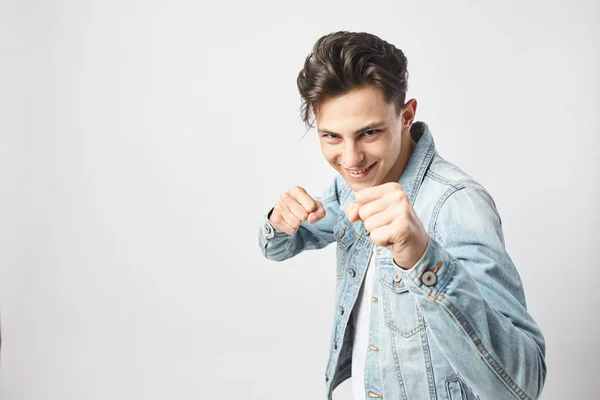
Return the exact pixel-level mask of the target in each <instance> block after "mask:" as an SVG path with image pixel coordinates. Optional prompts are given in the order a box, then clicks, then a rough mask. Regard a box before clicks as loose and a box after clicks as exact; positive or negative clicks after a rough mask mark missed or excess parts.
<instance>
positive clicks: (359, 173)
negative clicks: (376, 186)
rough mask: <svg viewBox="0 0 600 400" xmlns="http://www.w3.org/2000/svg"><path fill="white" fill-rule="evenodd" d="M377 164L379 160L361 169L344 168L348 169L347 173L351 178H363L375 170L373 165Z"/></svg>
mask: <svg viewBox="0 0 600 400" xmlns="http://www.w3.org/2000/svg"><path fill="white" fill-rule="evenodd" d="M375 164H377V162H374V163H373V164H371V165H369V166H368V167H367V168H364V169H361V170H349V169H347V168H344V171H346V175H347V176H349V177H350V178H352V179H353V180H361V179H364V178H366V177H367V175H369V173H370V172H371V171H372V170H373V167H374V166H375Z"/></svg>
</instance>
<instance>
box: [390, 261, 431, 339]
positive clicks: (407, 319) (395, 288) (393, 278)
mask: <svg viewBox="0 0 600 400" xmlns="http://www.w3.org/2000/svg"><path fill="white" fill-rule="evenodd" d="M398 271H399V268H398V267H396V266H395V265H394V264H393V263H392V260H391V258H382V259H380V265H379V283H380V284H381V298H382V301H383V313H384V319H385V325H386V326H387V327H388V328H389V329H390V330H391V331H392V332H394V333H396V334H398V335H399V336H401V337H403V338H410V337H411V336H413V335H415V334H417V333H418V332H419V330H421V329H424V328H425V320H424V319H423V315H422V313H421V311H420V310H419V308H418V307H417V303H416V302H415V300H414V299H413V296H412V295H411V294H410V292H409V291H408V287H407V286H406V284H405V283H404V279H409V278H404V277H402V275H401V274H400V273H399V272H398Z"/></svg>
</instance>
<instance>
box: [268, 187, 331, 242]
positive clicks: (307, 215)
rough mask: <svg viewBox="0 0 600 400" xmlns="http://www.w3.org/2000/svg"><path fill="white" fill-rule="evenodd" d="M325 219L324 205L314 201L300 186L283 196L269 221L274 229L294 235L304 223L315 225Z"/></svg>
mask: <svg viewBox="0 0 600 400" xmlns="http://www.w3.org/2000/svg"><path fill="white" fill-rule="evenodd" d="M323 217H325V208H323V204H322V203H321V202H320V201H317V200H315V199H313V198H312V197H311V196H310V195H309V194H308V193H306V190H304V189H303V188H301V187H300V186H294V187H293V188H291V189H290V190H288V191H287V192H285V193H283V194H282V195H281V197H280V198H279V201H278V202H277V204H275V207H274V208H273V210H272V211H271V213H270V214H269V221H271V225H273V228H275V229H277V230H278V231H281V232H285V233H287V234H288V235H292V234H294V233H295V232H296V231H297V230H298V228H299V227H300V224H301V223H302V221H308V222H309V223H311V224H314V223H315V222H317V221H318V220H320V219H321V218H323Z"/></svg>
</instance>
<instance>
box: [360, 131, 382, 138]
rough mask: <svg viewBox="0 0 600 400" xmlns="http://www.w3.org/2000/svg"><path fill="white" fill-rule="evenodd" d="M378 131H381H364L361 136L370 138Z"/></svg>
mask: <svg viewBox="0 0 600 400" xmlns="http://www.w3.org/2000/svg"><path fill="white" fill-rule="evenodd" d="M380 131H381V129H369V130H367V131H365V132H364V133H363V136H366V137H370V136H373V135H375V134H376V133H378V132H380Z"/></svg>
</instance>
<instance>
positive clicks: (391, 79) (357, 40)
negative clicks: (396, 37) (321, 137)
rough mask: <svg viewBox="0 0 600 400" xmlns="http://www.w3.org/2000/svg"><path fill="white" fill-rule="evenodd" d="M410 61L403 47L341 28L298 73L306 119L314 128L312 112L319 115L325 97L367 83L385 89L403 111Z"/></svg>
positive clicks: (321, 41) (317, 46) (316, 48)
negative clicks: (319, 108) (408, 61)
mask: <svg viewBox="0 0 600 400" xmlns="http://www.w3.org/2000/svg"><path fill="white" fill-rule="evenodd" d="M406 64H407V61H406V57H405V56H404V53H403V52H402V50H400V49H397V48H396V47H395V46H394V45H392V44H390V43H388V42H386V41H385V40H383V39H381V38H379V37H377V36H375V35H373V34H370V33H364V32H346V31H340V32H335V33H331V34H329V35H325V36H323V37H321V38H320V39H319V40H317V42H316V43H315V45H314V47H313V49H312V52H311V53H310V54H309V55H308V57H306V61H305V62H304V68H303V69H302V71H300V73H299V74H298V79H297V84H298V91H299V92H300V96H301V97H302V105H301V107H300V113H301V116H302V120H303V121H304V123H305V124H306V125H307V127H308V129H310V128H311V127H312V126H313V124H314V120H313V121H311V118H310V117H311V112H312V114H314V115H316V112H317V110H318V107H319V104H320V103H321V102H322V101H323V100H325V99H326V98H328V97H335V96H339V95H343V94H345V93H348V92H350V91H351V90H353V89H358V88H361V87H364V86H367V85H372V86H374V87H377V88H379V89H381V90H382V92H383V95H384V98H385V100H386V101H387V102H388V103H391V102H393V103H394V105H395V107H396V112H397V113H400V111H401V110H402V107H403V106H404V101H405V99H406V89H407V81H408V71H407V69H406Z"/></svg>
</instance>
